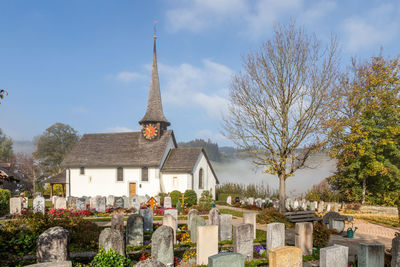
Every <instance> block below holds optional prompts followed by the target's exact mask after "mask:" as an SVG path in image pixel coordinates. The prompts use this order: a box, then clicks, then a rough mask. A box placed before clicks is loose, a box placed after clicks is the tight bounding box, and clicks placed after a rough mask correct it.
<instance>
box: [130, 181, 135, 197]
mask: <svg viewBox="0 0 400 267" xmlns="http://www.w3.org/2000/svg"><path fill="white" fill-rule="evenodd" d="M134 195H136V183H129V196H130V197H131V196H134Z"/></svg>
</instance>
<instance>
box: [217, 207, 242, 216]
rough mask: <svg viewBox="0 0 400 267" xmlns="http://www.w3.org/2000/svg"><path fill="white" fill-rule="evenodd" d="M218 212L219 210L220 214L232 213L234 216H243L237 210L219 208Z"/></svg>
mask: <svg viewBox="0 0 400 267" xmlns="http://www.w3.org/2000/svg"><path fill="white" fill-rule="evenodd" d="M219 212H221V214H232V216H235V217H243V212H241V211H237V210H230V209H220V210H219Z"/></svg>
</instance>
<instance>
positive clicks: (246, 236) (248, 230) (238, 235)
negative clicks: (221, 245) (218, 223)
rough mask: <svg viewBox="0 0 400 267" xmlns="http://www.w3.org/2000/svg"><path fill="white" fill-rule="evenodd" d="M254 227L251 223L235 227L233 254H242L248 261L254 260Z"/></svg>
mask: <svg viewBox="0 0 400 267" xmlns="http://www.w3.org/2000/svg"><path fill="white" fill-rule="evenodd" d="M253 227H254V226H253V225H252V224H249V223H247V224H240V225H235V226H233V252H236V253H240V254H242V255H243V256H244V257H245V260H246V261H251V260H252V259H253V239H254V238H253V232H254V230H253Z"/></svg>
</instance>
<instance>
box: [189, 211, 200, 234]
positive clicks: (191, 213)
mask: <svg viewBox="0 0 400 267" xmlns="http://www.w3.org/2000/svg"><path fill="white" fill-rule="evenodd" d="M198 214H199V211H198V210H196V209H190V210H189V212H188V215H187V217H188V218H187V221H188V229H189V231H190V218H191V217H192V216H193V215H198Z"/></svg>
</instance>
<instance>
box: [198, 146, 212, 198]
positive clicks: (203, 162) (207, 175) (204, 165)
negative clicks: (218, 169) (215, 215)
mask: <svg viewBox="0 0 400 267" xmlns="http://www.w3.org/2000/svg"><path fill="white" fill-rule="evenodd" d="M200 169H203V172H204V185H203V188H199V172H200ZM193 181H194V186H193V190H194V191H195V192H196V194H197V199H200V197H201V193H202V192H203V191H204V190H211V192H212V195H213V199H215V185H216V180H215V176H214V174H213V172H212V171H211V168H210V166H209V165H208V162H207V159H206V157H205V156H204V154H203V153H201V155H200V156H199V159H198V160H197V162H196V165H195V167H194V172H193Z"/></svg>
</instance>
